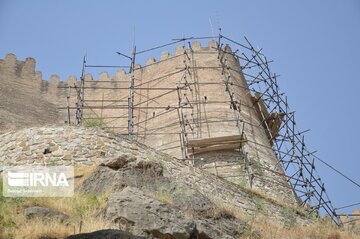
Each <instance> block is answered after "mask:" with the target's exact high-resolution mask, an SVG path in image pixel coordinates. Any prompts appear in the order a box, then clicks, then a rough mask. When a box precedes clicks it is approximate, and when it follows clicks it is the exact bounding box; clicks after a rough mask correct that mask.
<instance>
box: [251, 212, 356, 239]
mask: <svg viewBox="0 0 360 239" xmlns="http://www.w3.org/2000/svg"><path fill="white" fill-rule="evenodd" d="M248 223H249V225H250V226H251V228H252V230H256V231H258V232H259V233H260V234H261V238H262V239H285V238H286V239H288V238H289V239H304V238H309V239H310V238H311V239H360V235H356V234H355V233H354V232H352V231H351V230H347V229H344V228H339V227H338V226H336V225H334V224H333V223H332V222H330V221H325V220H318V221H316V222H314V223H312V224H311V225H307V226H302V225H294V226H292V227H284V226H282V225H280V224H278V223H274V222H273V221H270V220H269V219H268V218H266V217H257V218H253V219H251V220H249V221H248Z"/></svg>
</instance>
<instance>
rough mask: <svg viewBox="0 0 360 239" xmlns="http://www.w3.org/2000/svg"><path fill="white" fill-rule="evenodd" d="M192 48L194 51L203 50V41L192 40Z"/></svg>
mask: <svg viewBox="0 0 360 239" xmlns="http://www.w3.org/2000/svg"><path fill="white" fill-rule="evenodd" d="M191 48H192V49H193V51H200V50H202V47H201V42H199V41H193V42H191Z"/></svg>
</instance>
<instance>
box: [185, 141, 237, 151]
mask: <svg viewBox="0 0 360 239" xmlns="http://www.w3.org/2000/svg"><path fill="white" fill-rule="evenodd" d="M241 146H242V143H236V144H225V145H214V146H209V147H204V148H198V149H196V150H195V152H192V150H190V152H189V153H190V154H200V153H205V152H212V151H219V150H229V149H239V148H240V147H241Z"/></svg>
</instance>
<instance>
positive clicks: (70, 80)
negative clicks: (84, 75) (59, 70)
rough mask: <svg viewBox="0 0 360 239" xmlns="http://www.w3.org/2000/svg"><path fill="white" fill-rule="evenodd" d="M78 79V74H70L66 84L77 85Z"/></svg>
mask: <svg viewBox="0 0 360 239" xmlns="http://www.w3.org/2000/svg"><path fill="white" fill-rule="evenodd" d="M76 82H77V79H76V76H69V77H68V79H67V80H66V82H65V84H66V85H67V86H74V85H76Z"/></svg>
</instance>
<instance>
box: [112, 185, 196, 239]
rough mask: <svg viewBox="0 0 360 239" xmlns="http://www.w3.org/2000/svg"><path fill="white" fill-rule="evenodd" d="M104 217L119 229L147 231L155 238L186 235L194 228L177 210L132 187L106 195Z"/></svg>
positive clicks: (181, 238) (190, 221)
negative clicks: (108, 196) (107, 196)
mask: <svg viewBox="0 0 360 239" xmlns="http://www.w3.org/2000/svg"><path fill="white" fill-rule="evenodd" d="M105 217H106V218H107V219H109V220H111V221H113V222H115V223H117V224H118V225H119V228H121V229H123V230H129V231H132V232H134V233H136V234H140V233H143V232H145V233H149V234H150V235H153V236H154V237H156V238H164V239H165V238H169V235H171V238H176V239H187V238H189V237H190V235H191V234H192V232H193V231H194V229H195V223H194V222H193V221H192V220H190V219H188V218H186V217H185V216H184V214H183V213H182V212H181V211H180V210H176V209H174V208H171V207H169V206H167V205H166V204H165V203H161V202H160V201H158V200H155V199H153V198H151V197H149V196H147V195H145V194H144V193H143V192H142V191H141V190H139V189H137V188H134V187H126V188H125V189H124V190H122V191H121V192H117V193H113V194H112V195H111V197H110V199H109V205H108V208H107V209H106V211H105Z"/></svg>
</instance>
